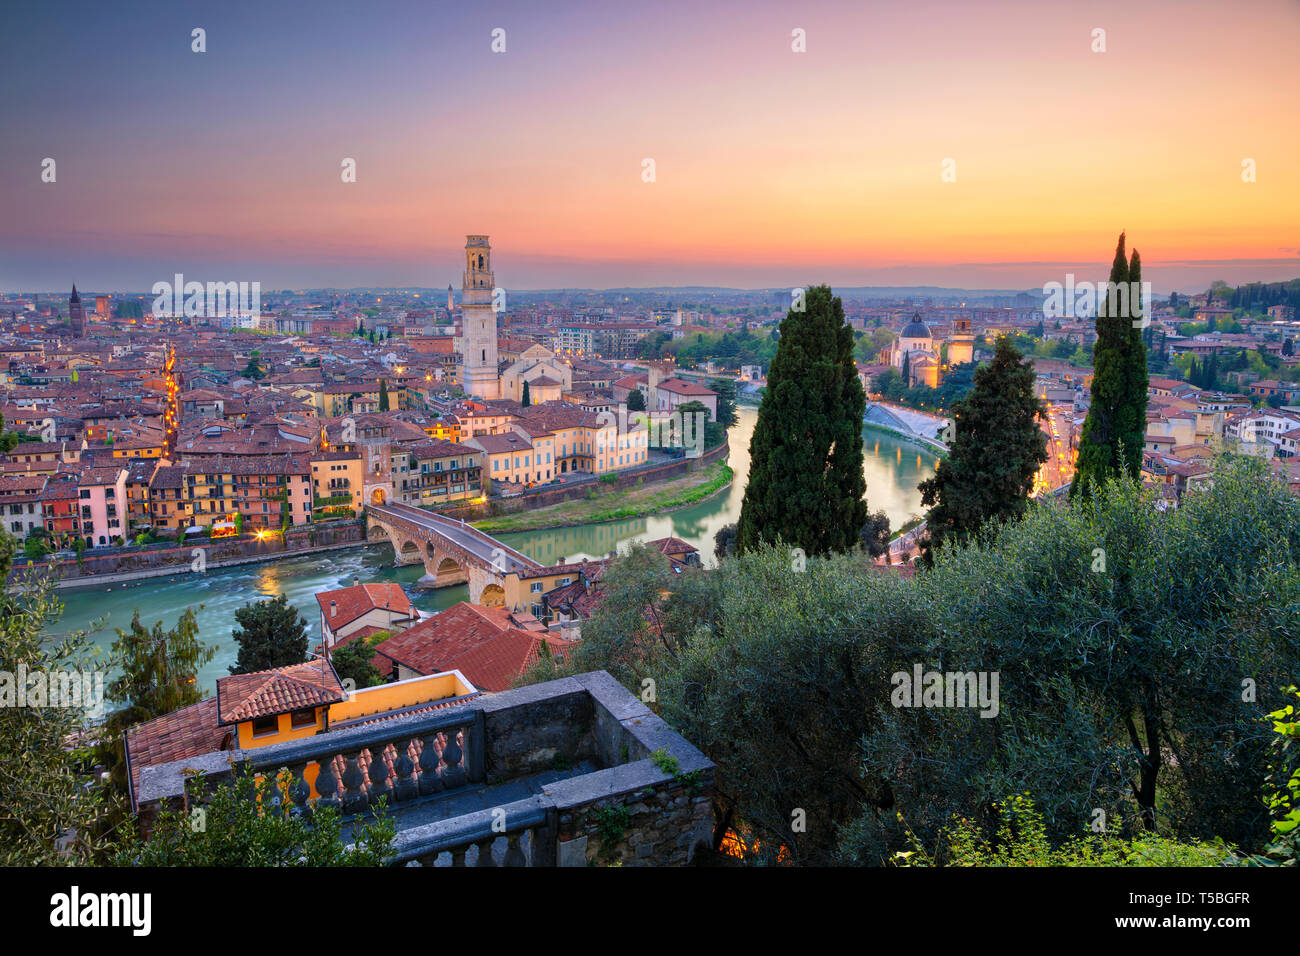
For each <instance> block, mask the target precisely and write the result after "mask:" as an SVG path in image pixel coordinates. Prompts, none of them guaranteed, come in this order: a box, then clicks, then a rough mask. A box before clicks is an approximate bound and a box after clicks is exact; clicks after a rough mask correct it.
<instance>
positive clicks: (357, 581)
mask: <svg viewBox="0 0 1300 956" xmlns="http://www.w3.org/2000/svg"><path fill="white" fill-rule="evenodd" d="M352 586H353V587H354V588H356V587H360V586H361V575H359V574H354V575H352Z"/></svg>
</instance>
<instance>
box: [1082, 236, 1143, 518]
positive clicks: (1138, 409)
mask: <svg viewBox="0 0 1300 956" xmlns="http://www.w3.org/2000/svg"><path fill="white" fill-rule="evenodd" d="M1134 264H1139V263H1138V259H1137V256H1136V255H1135V256H1134ZM1129 280H1130V274H1129V262H1128V260H1127V259H1126V258H1125V255H1124V234H1123V233H1120V237H1119V244H1118V245H1117V246H1116V248H1115V259H1114V261H1113V262H1112V263H1111V267H1110V283H1111V285H1112V286H1113V287H1114V288H1112V289H1111V290H1110V291H1108V292H1107V295H1106V300H1105V304H1104V307H1103V308H1102V309H1101V310H1100V311H1099V313H1098V315H1097V343H1096V345H1095V346H1094V347H1093V362H1092V366H1093V372H1092V404H1091V406H1090V407H1089V408H1088V418H1087V420H1086V421H1085V422H1084V423H1083V433H1082V435H1081V436H1080V439H1079V458H1078V465H1077V469H1076V471H1075V476H1074V484H1073V485H1072V486H1071V488H1070V497H1072V498H1073V497H1077V496H1079V495H1081V494H1084V493H1086V491H1087V489H1088V487H1089V485H1092V484H1094V483H1097V482H1100V481H1104V480H1105V479H1106V478H1108V477H1115V476H1118V475H1119V474H1120V473H1121V472H1128V473H1130V474H1133V475H1135V476H1136V475H1137V473H1138V470H1139V469H1140V467H1141V464H1142V436H1143V434H1144V433H1145V431H1146V402H1147V394H1146V388H1147V375H1146V346H1144V345H1143V344H1142V333H1141V330H1140V329H1137V328H1134V326H1133V315H1134V312H1135V303H1134V302H1132V301H1129V300H1130V298H1131V297H1130V296H1128V295H1127V294H1125V295H1124V296H1123V297H1122V302H1123V305H1121V297H1120V296H1118V295H1117V292H1118V288H1119V287H1121V286H1122V287H1123V288H1125V289H1128V288H1129V285H1128V283H1129ZM1137 362H1141V363H1142V366H1143V368H1142V371H1141V372H1140V373H1139V372H1138V370H1137V368H1136V363H1137ZM1139 388H1140V394H1139V391H1138V390H1139ZM1121 447H1122V449H1123V451H1122V452H1121Z"/></svg>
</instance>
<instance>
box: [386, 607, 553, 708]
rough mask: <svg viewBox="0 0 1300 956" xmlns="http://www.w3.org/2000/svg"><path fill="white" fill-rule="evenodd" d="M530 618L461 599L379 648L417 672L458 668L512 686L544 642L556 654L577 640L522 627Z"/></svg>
mask: <svg viewBox="0 0 1300 956" xmlns="http://www.w3.org/2000/svg"><path fill="white" fill-rule="evenodd" d="M526 623H527V621H525V620H520V619H517V618H516V617H515V615H512V614H511V612H510V611H509V610H507V609H506V608H503V607H491V608H489V607H481V606H479V605H477V604H470V603H468V602H466V601H462V602H461V603H459V604H455V605H453V606H452V607H450V608H448V609H447V610H445V611H443V612H441V613H440V614H435V615H434V616H433V617H431V618H429V619H428V620H427V621H421V622H420V623H419V624H417V625H415V626H414V627H411V628H409V629H407V630H405V631H403V632H402V633H401V634H396V635H394V636H393V637H390V638H389V639H388V640H386V641H384V642H383V643H382V644H380V645H379V646H378V647H376V648H375V650H376V652H377V653H379V654H382V655H383V656H385V657H387V658H389V659H390V660H392V661H394V662H396V663H398V664H401V665H402V666H404V667H407V668H409V669H410V670H413V671H415V672H416V673H417V674H437V673H442V672H444V671H451V670H458V671H460V672H461V673H462V674H464V675H465V678H466V679H467V680H468V681H469V682H470V683H471V684H473V685H474V686H475V687H478V688H480V689H482V690H487V691H502V690H509V689H510V688H511V687H513V686H514V682H515V680H516V679H517V678H518V677H519V675H520V674H522V673H523V672H524V671H525V670H527V669H528V668H529V667H531V666H532V665H533V664H534V663H535V662H536V661H537V659H538V657H539V655H540V654H541V648H542V645H543V644H546V645H549V647H550V650H551V651H552V652H553V653H554V652H560V653H563V651H564V650H565V649H567V648H569V647H572V646H573V642H572V641H565V640H561V639H560V638H556V637H552V636H550V635H549V634H548V633H545V632H540V631H536V630H525V629H524V627H521V626H519V625H520V624H526Z"/></svg>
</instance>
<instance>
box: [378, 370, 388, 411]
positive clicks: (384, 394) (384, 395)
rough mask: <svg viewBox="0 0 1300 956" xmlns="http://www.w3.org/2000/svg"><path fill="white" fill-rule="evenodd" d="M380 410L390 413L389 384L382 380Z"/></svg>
mask: <svg viewBox="0 0 1300 956" xmlns="http://www.w3.org/2000/svg"><path fill="white" fill-rule="evenodd" d="M379 410H380V411H381V412H386V411H388V382H386V381H385V380H384V379H382V378H381V379H380V380H379Z"/></svg>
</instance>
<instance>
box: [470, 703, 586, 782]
mask: <svg viewBox="0 0 1300 956" xmlns="http://www.w3.org/2000/svg"><path fill="white" fill-rule="evenodd" d="M535 688H545V690H542V691H540V692H539V691H537V690H535ZM478 707H479V708H480V709H481V710H482V711H483V730H484V752H483V762H484V769H485V771H486V773H487V779H488V782H489V783H495V782H497V781H502V780H509V779H511V778H512V777H521V776H526V775H528V774H533V773H540V772H543V771H546V770H550V769H552V768H553V767H554V766H556V765H557V763H567V764H577V763H581V762H582V761H584V760H596V759H599V758H598V754H597V747H596V743H595V739H594V736H593V733H592V711H593V710H594V709H596V708H594V707H593V705H592V699H591V696H590V695H588V694H586V693H584V692H583V691H582V690H581V688H575V689H574V690H573V691H571V692H568V693H558V694H557V693H555V690H554V688H550V687H549V685H547V684H536V685H532V686H530V687H520V688H516V689H515V690H512V691H507V692H506V693H504V694H492V695H487V696H485V697H483V698H481V699H480V701H479V704H478Z"/></svg>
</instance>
